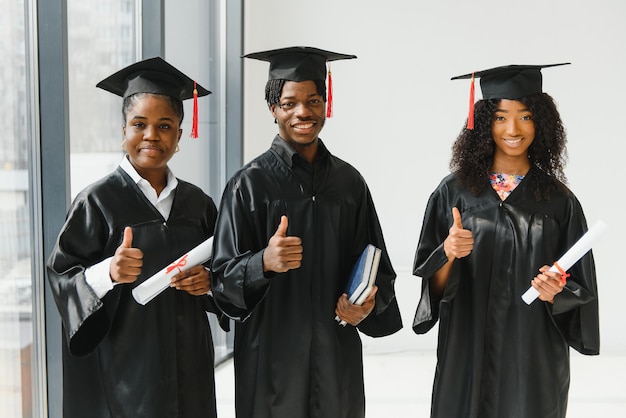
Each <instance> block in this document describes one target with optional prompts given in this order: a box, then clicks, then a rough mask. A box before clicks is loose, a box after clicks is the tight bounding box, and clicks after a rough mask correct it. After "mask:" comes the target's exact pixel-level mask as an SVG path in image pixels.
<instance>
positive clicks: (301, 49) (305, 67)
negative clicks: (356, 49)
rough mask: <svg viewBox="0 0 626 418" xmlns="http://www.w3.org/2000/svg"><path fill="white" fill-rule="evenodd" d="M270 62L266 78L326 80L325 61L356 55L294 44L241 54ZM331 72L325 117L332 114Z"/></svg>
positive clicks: (350, 57)
mask: <svg viewBox="0 0 626 418" xmlns="http://www.w3.org/2000/svg"><path fill="white" fill-rule="evenodd" d="M243 57H244V58H252V59H257V60H261V61H267V62H269V63H270V70H269V78H268V80H289V81H296V82H300V81H306V80H326V73H327V71H326V63H327V62H329V61H337V60H345V59H353V58H356V55H349V54H341V53H338V52H331V51H325V50H323V49H319V48H313V47H309V46H294V47H288V48H279V49H272V50H269V51H261V52H253V53H250V54H246V55H244V56H243ZM332 85H333V82H332V74H331V72H330V70H329V71H328V85H327V87H328V94H327V99H328V102H327V106H326V117H331V115H332V97H333V94H332Z"/></svg>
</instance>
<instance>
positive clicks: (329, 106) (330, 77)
mask: <svg viewBox="0 0 626 418" xmlns="http://www.w3.org/2000/svg"><path fill="white" fill-rule="evenodd" d="M326 85H327V87H328V88H327V90H328V91H327V92H326V99H327V101H326V117H327V118H330V117H332V116H333V73H332V72H331V71H330V65H329V66H328V82H327V83H326Z"/></svg>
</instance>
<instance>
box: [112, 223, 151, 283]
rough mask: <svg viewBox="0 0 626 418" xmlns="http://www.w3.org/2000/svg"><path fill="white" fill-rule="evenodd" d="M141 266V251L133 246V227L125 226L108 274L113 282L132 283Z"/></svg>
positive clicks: (139, 272)
mask: <svg viewBox="0 0 626 418" xmlns="http://www.w3.org/2000/svg"><path fill="white" fill-rule="evenodd" d="M142 266H143V252H142V251H141V250H140V249H139V248H133V229H132V228H131V227H130V226H127V227H126V228H124V238H123V239H122V243H121V244H120V246H119V247H117V250H115V255H114V256H113V259H112V260H111V266H110V267H109V275H110V276H111V280H113V281H114V282H118V283H133V282H134V281H135V280H137V277H138V276H139V275H140V274H141V267H142Z"/></svg>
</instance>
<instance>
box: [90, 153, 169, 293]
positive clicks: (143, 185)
mask: <svg viewBox="0 0 626 418" xmlns="http://www.w3.org/2000/svg"><path fill="white" fill-rule="evenodd" d="M120 167H121V168H122V170H124V171H125V172H126V173H127V174H128V175H129V176H130V178H132V179H133V181H134V182H135V183H136V184H137V187H139V189H140V190H141V191H142V192H143V194H144V195H145V196H146V198H147V199H148V201H149V202H150V203H152V205H154V207H155V208H156V209H157V210H158V211H159V213H160V214H161V215H162V216H163V218H164V219H165V220H167V219H168V218H169V216H170V212H171V211H172V204H173V203H174V190H176V186H178V180H177V179H176V177H175V176H174V173H172V170H170V169H169V167H168V168H166V173H167V184H166V185H165V188H164V189H163V190H162V191H161V194H160V195H158V196H157V193H156V190H155V189H154V188H153V187H152V185H151V184H150V182H149V181H148V180H146V179H144V178H143V177H141V176H140V175H139V173H137V170H135V167H133V165H132V164H131V163H130V161H129V160H128V157H127V156H126V155H124V158H122V162H121V163H120ZM112 258H113V257H109V258H106V259H104V260H102V261H101V262H99V263H98V264H94V265H93V266H91V267H88V268H87V269H85V280H86V281H87V284H88V285H89V286H90V287H91V288H92V289H93V291H94V293H95V294H96V296H98V297H99V298H100V299H102V298H103V297H104V295H106V294H107V292H109V291H110V290H111V289H113V286H114V285H115V284H117V283H113V281H112V280H111V276H110V273H109V271H110V267H111V259H112Z"/></svg>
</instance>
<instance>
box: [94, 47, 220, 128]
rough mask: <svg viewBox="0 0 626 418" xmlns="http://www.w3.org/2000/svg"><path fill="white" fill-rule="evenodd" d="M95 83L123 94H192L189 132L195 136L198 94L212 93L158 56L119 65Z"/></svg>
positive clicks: (181, 97) (185, 96)
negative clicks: (192, 108)
mask: <svg viewBox="0 0 626 418" xmlns="http://www.w3.org/2000/svg"><path fill="white" fill-rule="evenodd" d="M96 87H99V88H101V89H103V90H106V91H109V92H111V93H113V94H115V95H118V96H121V97H124V98H126V97H128V96H131V95H133V94H135V93H152V94H163V95H166V96H171V97H173V98H175V99H178V100H186V99H191V98H193V99H194V112H193V113H194V114H193V121H192V128H191V136H192V137H194V138H197V132H198V128H197V127H198V122H197V121H198V116H197V115H198V108H197V98H198V97H202V96H206V95H208V94H211V92H210V91H209V90H207V89H205V88H204V87H202V86H200V85H199V84H197V83H196V82H195V81H194V80H192V79H191V78H189V77H188V76H186V75H185V74H183V73H182V72H181V71H180V70H178V69H177V68H176V67H174V66H173V65H171V64H169V63H168V62H167V61H165V60H164V59H163V58H160V57H155V58H149V59H146V60H143V61H139V62H136V63H134V64H131V65H129V66H128V67H126V68H122V69H121V70H119V71H118V72H116V73H114V74H112V75H110V76H108V77H107V78H105V79H104V80H102V81H100V82H99V83H98V84H96Z"/></svg>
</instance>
